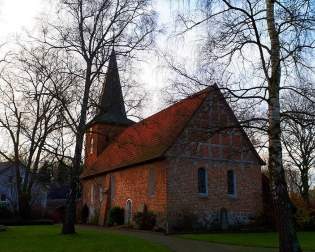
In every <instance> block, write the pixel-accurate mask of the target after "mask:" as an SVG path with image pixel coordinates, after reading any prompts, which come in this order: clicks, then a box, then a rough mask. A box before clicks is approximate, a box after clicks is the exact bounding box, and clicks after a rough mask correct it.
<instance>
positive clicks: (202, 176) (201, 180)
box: [198, 168, 208, 195]
mask: <svg viewBox="0 0 315 252" xmlns="http://www.w3.org/2000/svg"><path fill="white" fill-rule="evenodd" d="M198 193H199V194H202V195H207V194H208V181H207V171H206V169H205V168H199V169H198Z"/></svg>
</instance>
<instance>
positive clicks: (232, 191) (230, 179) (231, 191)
mask: <svg viewBox="0 0 315 252" xmlns="http://www.w3.org/2000/svg"><path fill="white" fill-rule="evenodd" d="M227 189H228V190H227V193H228V195H231V196H235V195H236V177H235V173H234V171H233V170H228V171H227Z"/></svg>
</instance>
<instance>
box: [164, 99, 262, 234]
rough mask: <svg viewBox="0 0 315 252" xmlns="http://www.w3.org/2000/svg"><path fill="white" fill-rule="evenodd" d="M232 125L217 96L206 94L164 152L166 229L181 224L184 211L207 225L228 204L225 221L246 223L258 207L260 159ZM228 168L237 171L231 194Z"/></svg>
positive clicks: (259, 205)
mask: <svg viewBox="0 0 315 252" xmlns="http://www.w3.org/2000/svg"><path fill="white" fill-rule="evenodd" d="M232 125H234V128H233V127H230V126H232ZM236 125H237V124H236V121H235V119H234V117H233V116H232V114H231V111H230V109H229V107H227V106H226V104H225V103H224V102H223V101H222V100H221V97H220V96H218V95H213V94H211V95H210V97H208V98H207V99H206V100H205V102H204V103H203V105H202V106H201V107H200V109H199V110H198V112H197V113H196V114H195V115H194V116H193V118H192V119H191V121H190V122H189V124H188V126H187V127H186V128H185V130H184V131H183V132H182V134H181V136H180V137H179V139H177V141H176V143H175V144H174V146H173V147H172V148H171V149H170V150H169V151H168V153H167V155H168V156H169V164H168V169H167V195H168V198H167V205H168V224H169V228H170V229H172V228H174V227H176V225H177V226H180V225H179V224H180V222H182V221H183V218H184V217H183V216H184V215H188V216H191V218H194V221H193V222H195V225H197V226H198V225H199V226H203V227H206V228H211V227H210V226H211V225H212V224H213V223H215V222H216V221H218V218H219V217H220V209H221V208H225V209H227V211H228V216H229V222H230V224H238V223H239V224H240V223H245V222H247V221H248V220H249V217H252V216H255V215H257V214H259V213H260V212H261V211H262V186H261V170H260V164H259V162H258V159H257V157H256V156H255V154H254V152H253V151H252V149H251V147H250V145H249V142H248V139H247V138H246V137H245V136H244V135H243V133H242V132H241V130H240V129H238V128H237V127H235V126H236ZM225 127H228V129H226V128H225ZM214 128H216V130H215V131H213V132H211V131H209V129H214ZM200 167H204V168H206V171H207V177H208V196H206V197H204V196H201V195H199V194H198V178H197V174H198V173H197V172H198V168H200ZM228 170H234V172H235V175H236V196H235V197H231V196H229V195H228V194H227V171H228Z"/></svg>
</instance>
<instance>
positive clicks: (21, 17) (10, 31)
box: [0, 0, 194, 115]
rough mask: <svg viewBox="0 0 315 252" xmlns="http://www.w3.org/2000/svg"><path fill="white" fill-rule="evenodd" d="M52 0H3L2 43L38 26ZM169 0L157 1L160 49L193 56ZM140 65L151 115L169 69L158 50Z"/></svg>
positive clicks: (0, 1)
mask: <svg viewBox="0 0 315 252" xmlns="http://www.w3.org/2000/svg"><path fill="white" fill-rule="evenodd" d="M51 1H52V0H27V1H26V0H24V1H23V0H0V31H1V32H0V42H1V43H4V42H5V41H14V38H15V37H16V36H19V35H20V34H23V33H25V31H26V30H27V31H31V30H32V29H34V27H35V26H36V23H37V22H38V21H37V20H38V18H40V17H41V16H42V15H47V14H49V12H50V9H51V8H50V2H51ZM170 2H171V1H169V0H155V2H154V4H155V6H154V8H155V10H156V11H157V12H158V14H159V24H160V27H163V28H164V33H163V34H160V35H159V36H158V37H157V41H156V42H157V48H155V49H157V50H158V51H160V52H163V51H166V50H167V51H168V52H169V53H172V54H174V55H178V56H180V57H186V58H187V57H192V56H193V54H194V50H192V49H193V48H192V47H193V45H192V43H191V41H190V42H189V39H185V41H184V40H183V38H174V36H171V32H172V31H173V30H174V15H173V14H174V10H175V9H176V8H177V7H178V6H177V4H176V6H173V5H171V4H170ZM146 55H147V56H146V57H145V58H144V59H143V60H144V62H143V63H142V64H141V65H140V66H141V68H142V69H141V75H139V78H140V81H141V82H142V83H144V84H145V88H146V89H147V90H148V92H149V93H150V97H151V99H152V102H151V104H150V106H148V109H147V110H146V111H145V115H149V114H152V113H154V112H156V111H157V110H159V109H161V107H163V102H162V101H161V100H162V98H161V96H160V90H161V88H163V87H165V86H166V85H167V84H168V83H169V75H168V71H167V70H165V67H164V66H165V62H164V61H163V60H162V59H161V58H159V57H157V55H156V53H150V54H146Z"/></svg>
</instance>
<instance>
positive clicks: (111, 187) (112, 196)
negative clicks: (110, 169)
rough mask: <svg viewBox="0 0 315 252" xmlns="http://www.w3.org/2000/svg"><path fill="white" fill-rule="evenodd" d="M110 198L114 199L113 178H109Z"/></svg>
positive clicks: (112, 176)
mask: <svg viewBox="0 0 315 252" xmlns="http://www.w3.org/2000/svg"><path fill="white" fill-rule="evenodd" d="M110 197H111V199H113V198H115V176H114V175H111V176H110Z"/></svg>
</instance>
